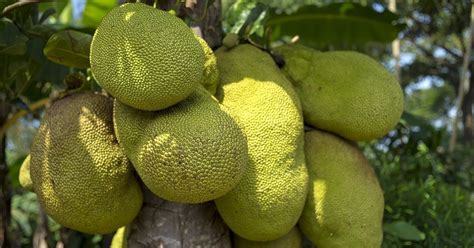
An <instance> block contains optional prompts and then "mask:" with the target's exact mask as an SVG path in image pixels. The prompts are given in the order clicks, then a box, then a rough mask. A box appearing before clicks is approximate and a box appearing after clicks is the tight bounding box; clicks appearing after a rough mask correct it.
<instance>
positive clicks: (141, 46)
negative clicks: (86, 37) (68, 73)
mask: <svg viewBox="0 0 474 248" xmlns="http://www.w3.org/2000/svg"><path fill="white" fill-rule="evenodd" d="M90 61H91V70H92V73H93V75H94V77H95V78H96V79H97V82H98V83H99V84H100V86H102V87H103V88H104V89H105V90H106V91H107V92H109V93H110V94H111V95H112V96H114V97H115V98H117V99H118V100H119V101H121V102H122V103H124V104H126V105H129V106H132V107H134V108H137V109H142V110H160V109H164V108H167V107H169V106H172V105H174V104H176V103H178V102H180V101H182V100H184V99H185V98H186V97H188V96H189V95H190V94H191V93H192V92H193V90H194V89H195V88H196V86H197V85H198V84H199V83H200V82H201V78H202V75H203V69H204V52H203V49H202V47H201V45H200V44H199V41H198V40H196V38H195V37H194V34H193V32H192V31H191V30H190V29H189V28H188V27H187V26H186V24H185V23H184V22H183V21H182V20H181V19H179V18H177V17H175V16H173V15H171V14H169V13H166V12H165V11H161V10H158V9H155V8H153V7H151V6H148V5H145V4H141V3H128V4H124V5H121V6H119V7H116V8H114V9H113V10H112V11H110V12H109V13H108V14H107V15H106V16H105V17H104V18H103V20H102V22H101V24H100V25H99V27H97V30H96V31H95V34H94V37H93V39H92V43H91V52H90Z"/></svg>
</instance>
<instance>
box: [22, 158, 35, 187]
mask: <svg viewBox="0 0 474 248" xmlns="http://www.w3.org/2000/svg"><path fill="white" fill-rule="evenodd" d="M30 158H31V156H30V155H28V156H26V158H25V160H24V161H23V163H22V164H21V167H20V175H19V181H20V185H21V187H23V188H24V189H26V190H28V191H33V182H32V181H31V176H30Z"/></svg>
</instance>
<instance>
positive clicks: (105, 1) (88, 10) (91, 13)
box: [59, 0, 118, 28]
mask: <svg viewBox="0 0 474 248" xmlns="http://www.w3.org/2000/svg"><path fill="white" fill-rule="evenodd" d="M117 5H118V1H117V0H101V1H92V0H88V1H86V3H85V6H84V7H83V9H82V8H81V9H80V10H77V9H74V8H79V6H78V5H74V4H71V1H68V4H67V5H66V6H65V7H64V9H63V10H62V12H61V15H60V17H59V19H60V23H62V24H65V25H67V26H74V27H79V28H96V27H97V26H98V25H99V24H100V22H101V21H102V18H103V17H104V16H105V15H106V14H107V13H108V12H109V11H110V10H112V9H113V8H114V7H116V6H117ZM77 11H80V12H81V15H80V16H79V17H76V16H74V14H73V13H76V12H77Z"/></svg>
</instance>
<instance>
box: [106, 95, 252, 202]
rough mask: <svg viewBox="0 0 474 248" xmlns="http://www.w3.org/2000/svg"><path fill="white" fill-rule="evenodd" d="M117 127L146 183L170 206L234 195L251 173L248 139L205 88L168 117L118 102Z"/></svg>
mask: <svg viewBox="0 0 474 248" xmlns="http://www.w3.org/2000/svg"><path fill="white" fill-rule="evenodd" d="M114 122H115V132H116V134H117V138H118V140H119V143H120V145H121V146H122V147H124V149H125V152H126V154H127V155H128V157H129V158H130V160H131V161H132V163H133V165H134V167H135V169H136V171H137V172H138V174H139V176H140V178H141V179H142V180H143V182H144V183H145V185H146V186H147V187H148V188H149V189H150V190H151V191H152V192H153V193H155V194H156V195H158V196H159V197H162V198H164V199H166V200H169V201H175V202H181V203H201V202H205V201H209V200H213V199H215V198H217V197H220V196H222V195H224V194H225V193H227V192H228V191H229V190H231V189H232V188H233V187H234V186H235V185H236V184H237V183H238V182H239V180H240V178H241V176H242V173H243V171H244V170H245V168H246V167H247V163H248V155H247V142H246V139H245V136H244V134H243V133H242V131H241V130H240V129H239V126H238V125H237V123H236V120H235V119H234V118H233V117H232V116H230V115H229V114H228V113H227V110H226V109H225V108H224V107H223V106H221V105H220V104H219V103H218V102H217V100H216V99H215V98H213V97H212V96H211V95H210V93H209V92H207V91H206V90H205V89H204V88H203V87H202V86H199V87H198V88H197V90H196V91H195V92H194V93H193V94H192V95H191V96H190V97H188V98H187V99H186V100H184V101H183V102H180V103H179V104H177V105H175V106H173V107H170V108H168V109H165V110H162V111H156V112H149V111H140V110H137V109H133V108H131V107H128V106H126V105H124V104H121V103H120V102H118V101H115V107H114Z"/></svg>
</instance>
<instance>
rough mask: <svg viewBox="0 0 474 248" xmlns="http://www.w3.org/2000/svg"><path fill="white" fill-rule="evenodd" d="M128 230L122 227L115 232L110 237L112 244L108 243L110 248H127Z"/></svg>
mask: <svg viewBox="0 0 474 248" xmlns="http://www.w3.org/2000/svg"><path fill="white" fill-rule="evenodd" d="M128 230H129V228H128V227H127V226H123V227H121V228H119V229H117V231H116V232H115V234H114V236H113V237H112V242H111V243H110V248H127V247H128V245H127V232H128Z"/></svg>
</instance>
